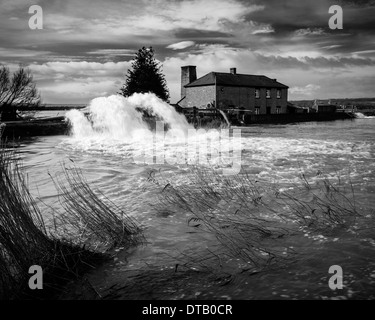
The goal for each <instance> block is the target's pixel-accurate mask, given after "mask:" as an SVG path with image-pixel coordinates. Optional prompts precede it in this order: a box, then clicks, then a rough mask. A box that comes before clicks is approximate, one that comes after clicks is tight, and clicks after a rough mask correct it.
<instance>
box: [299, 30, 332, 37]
mask: <svg viewBox="0 0 375 320" xmlns="http://www.w3.org/2000/svg"><path fill="white" fill-rule="evenodd" d="M294 34H295V35H296V36H297V37H305V36H320V35H323V34H325V32H324V29H323V28H306V29H298V30H296V31H295V32H294Z"/></svg>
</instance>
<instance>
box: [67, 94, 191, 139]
mask: <svg viewBox="0 0 375 320" xmlns="http://www.w3.org/2000/svg"><path fill="white" fill-rule="evenodd" d="M138 110H142V111H146V112H147V113H148V114H150V115H152V116H154V117H156V118H159V119H161V120H162V121H163V122H164V123H166V124H168V125H169V128H170V130H172V131H173V130H183V131H187V130H188V129H190V128H192V127H191V126H190V125H189V124H188V122H187V121H186V118H185V117H184V116H183V115H180V114H178V113H177V112H176V111H175V110H174V109H173V107H172V106H170V105H169V104H167V103H165V102H163V101H162V100H160V99H159V98H157V97H156V96H155V95H153V94H150V93H146V94H141V93H136V94H134V95H132V96H131V97H128V98H125V97H123V96H120V95H112V96H109V97H100V98H96V99H94V100H92V101H91V103H90V105H89V107H88V112H89V119H90V120H89V119H88V118H86V117H85V116H84V114H83V113H82V112H80V111H77V110H72V111H70V112H68V113H67V114H66V117H67V118H68V120H69V122H70V123H71V124H72V133H73V138H75V139H88V138H91V139H106V140H108V139H109V140H112V141H113V140H121V141H122V142H132V141H134V139H137V138H140V137H137V134H139V133H140V132H142V130H148V129H149V126H148V124H147V122H145V121H144V119H143V118H142V113H141V112H139V111H138Z"/></svg>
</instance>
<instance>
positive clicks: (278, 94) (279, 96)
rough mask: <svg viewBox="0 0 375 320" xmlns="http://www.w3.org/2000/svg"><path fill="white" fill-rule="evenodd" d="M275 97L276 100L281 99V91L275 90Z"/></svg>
mask: <svg viewBox="0 0 375 320" xmlns="http://www.w3.org/2000/svg"><path fill="white" fill-rule="evenodd" d="M276 97H277V99H280V98H281V90H279V89H277V91H276Z"/></svg>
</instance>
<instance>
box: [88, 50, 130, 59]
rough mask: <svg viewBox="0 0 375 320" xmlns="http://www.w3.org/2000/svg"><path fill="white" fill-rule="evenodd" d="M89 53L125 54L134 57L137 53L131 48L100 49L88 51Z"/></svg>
mask: <svg viewBox="0 0 375 320" xmlns="http://www.w3.org/2000/svg"><path fill="white" fill-rule="evenodd" d="M87 54H93V55H104V56H111V57H113V56H124V57H133V56H134V55H135V52H134V50H131V49H98V50H93V51H89V52H87Z"/></svg>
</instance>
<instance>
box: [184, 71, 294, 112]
mask: <svg viewBox="0 0 375 320" xmlns="http://www.w3.org/2000/svg"><path fill="white" fill-rule="evenodd" d="M287 100H288V86H286V85H284V84H282V83H280V82H277V81H276V79H270V78H268V77H266V76H259V75H247V74H237V72H236V68H231V69H230V72H229V73H221V72H210V73H208V74H206V75H205V76H203V77H201V78H199V79H197V71H196V67H195V66H185V67H181V99H180V101H179V102H178V103H177V104H178V105H179V106H180V107H183V108H193V107H197V108H199V109H202V108H212V107H215V108H218V109H222V110H225V109H245V110H249V111H250V112H251V113H252V114H277V113H287V110H288V109H287Z"/></svg>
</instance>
